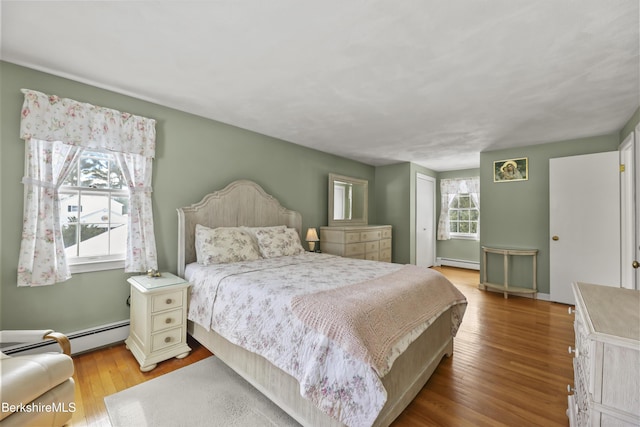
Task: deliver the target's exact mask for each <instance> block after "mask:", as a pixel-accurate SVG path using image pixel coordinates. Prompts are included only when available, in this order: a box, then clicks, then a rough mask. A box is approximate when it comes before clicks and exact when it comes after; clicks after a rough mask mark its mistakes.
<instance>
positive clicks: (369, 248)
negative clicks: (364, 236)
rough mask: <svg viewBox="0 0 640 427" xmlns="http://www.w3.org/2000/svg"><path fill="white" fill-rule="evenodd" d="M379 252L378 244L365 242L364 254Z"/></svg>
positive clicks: (377, 242)
mask: <svg viewBox="0 0 640 427" xmlns="http://www.w3.org/2000/svg"><path fill="white" fill-rule="evenodd" d="M379 251H380V242H379V241H375V242H367V243H365V244H364V253H365V254H370V253H373V252H375V253H376V254H377V253H378V252H379Z"/></svg>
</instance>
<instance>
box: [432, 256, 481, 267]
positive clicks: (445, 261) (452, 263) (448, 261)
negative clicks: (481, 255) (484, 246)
mask: <svg viewBox="0 0 640 427" xmlns="http://www.w3.org/2000/svg"><path fill="white" fill-rule="evenodd" d="M436 264H437V265H444V266H447V267H458V268H467V269H469V270H480V263H479V262H477V261H467V260H462V259H453V258H442V257H437V258H436Z"/></svg>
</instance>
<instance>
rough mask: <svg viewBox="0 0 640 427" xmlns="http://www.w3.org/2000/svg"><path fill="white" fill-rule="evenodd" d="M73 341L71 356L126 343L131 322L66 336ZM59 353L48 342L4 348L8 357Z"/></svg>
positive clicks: (52, 344)
mask: <svg viewBox="0 0 640 427" xmlns="http://www.w3.org/2000/svg"><path fill="white" fill-rule="evenodd" d="M65 335H66V336H67V338H69V341H71V354H74V355H75V354H79V353H85V352H87V351H91V350H95V349H98V348H101V347H106V346H109V345H112V344H115V343H118V342H122V341H124V340H125V339H126V338H127V337H128V336H129V321H128V320H123V321H120V322H115V323H109V324H106V325H102V326H98V327H95V328H91V329H85V330H82V331H77V332H72V333H69V334H65ZM48 351H51V352H58V351H60V347H59V346H58V344H57V343H56V342H55V341H52V340H47V341H40V342H36V343H24V344H15V345H9V346H7V347H3V348H2V352H3V353H4V354H8V355H19V354H32V353H43V352H48Z"/></svg>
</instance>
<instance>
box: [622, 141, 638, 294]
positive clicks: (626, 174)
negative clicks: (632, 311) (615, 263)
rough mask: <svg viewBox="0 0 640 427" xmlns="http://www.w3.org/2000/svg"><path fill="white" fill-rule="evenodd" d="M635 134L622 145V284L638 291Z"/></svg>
mask: <svg viewBox="0 0 640 427" xmlns="http://www.w3.org/2000/svg"><path fill="white" fill-rule="evenodd" d="M636 143H637V140H634V135H633V132H632V133H631V134H630V135H629V136H628V137H627V138H626V139H625V140H624V141H623V142H622V144H620V148H619V151H620V165H621V166H620V230H621V232H620V238H621V248H620V250H621V253H620V255H621V257H620V283H621V286H622V287H623V288H627V289H637V286H638V285H637V278H636V276H637V274H638V268H637V267H636V268H634V266H635V265H636V264H635V263H637V262H638V258H637V257H636V255H637V251H638V244H639V242H638V240H637V235H636V234H637V233H636V222H637V220H636V199H635V191H636V189H635V188H636V181H635V180H636V176H635V174H636V172H637V171H636V170H635V164H634V163H635V161H636V155H635V154H636V153H635V152H636V150H637V147H635V146H634V144H636Z"/></svg>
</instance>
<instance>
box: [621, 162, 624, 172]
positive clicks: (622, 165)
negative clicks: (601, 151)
mask: <svg viewBox="0 0 640 427" xmlns="http://www.w3.org/2000/svg"><path fill="white" fill-rule="evenodd" d="M622 172H624V163H620V173H622Z"/></svg>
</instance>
